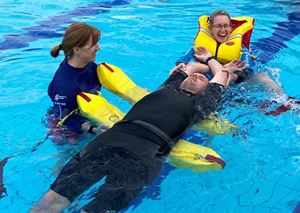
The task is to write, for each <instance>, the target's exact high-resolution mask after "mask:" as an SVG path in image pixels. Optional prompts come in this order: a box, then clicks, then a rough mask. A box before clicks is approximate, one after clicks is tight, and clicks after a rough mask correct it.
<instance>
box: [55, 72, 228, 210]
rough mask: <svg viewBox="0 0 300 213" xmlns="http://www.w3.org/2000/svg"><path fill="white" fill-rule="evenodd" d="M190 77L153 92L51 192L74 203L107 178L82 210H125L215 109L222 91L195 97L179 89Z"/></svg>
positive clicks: (72, 164)
mask: <svg viewBox="0 0 300 213" xmlns="http://www.w3.org/2000/svg"><path fill="white" fill-rule="evenodd" d="M186 77H187V75H186V74H185V73H184V72H177V73H175V74H173V75H171V76H170V77H169V78H168V79H167V80H166V81H165V82H164V84H163V85H162V86H161V87H160V88H159V89H158V90H157V91H155V92H153V93H151V94H149V95H147V96H145V97H144V98H143V99H141V100H140V101H139V102H137V103H136V104H135V105H134V106H133V107H132V108H131V110H130V111H129V112H128V113H127V115H126V116H125V117H124V119H123V120H122V121H121V122H119V123H117V124H116V125H114V126H113V127H112V128H111V129H109V130H108V131H106V132H105V133H103V134H101V135H99V136H98V137H97V138H95V139H94V140H93V141H92V142H90V143H89V144H88V145H87V147H86V148H85V149H84V150H83V151H82V152H80V153H79V154H77V155H76V156H75V157H74V158H73V159H71V160H70V161H69V162H68V164H67V165H66V166H65V167H64V168H63V170H62V171H61V173H60V175H59V176H58V178H57V179H56V181H55V182H54V183H53V184H52V185H51V189H52V190H54V191H56V192H57V193H59V194H60V195H63V196H65V197H67V198H68V199H69V200H70V201H73V200H74V199H75V198H76V197H77V196H78V195H80V194H81V193H82V192H83V191H85V190H86V189H88V188H89V187H90V186H92V185H93V184H95V183H96V182H98V181H99V180H101V179H102V178H103V177H105V176H106V179H105V183H104V184H103V185H102V186H101V187H100V189H99V191H98V192H97V193H96V195H95V198H94V199H93V200H92V201H91V202H90V203H88V204H87V205H86V206H85V207H84V210H85V211H87V212H89V213H92V212H95V213H96V212H97V213H99V212H105V211H106V210H121V209H123V208H126V207H127V206H128V204H129V203H130V202H131V201H132V200H133V199H134V198H135V197H136V196H137V195H138V194H139V193H140V191H141V190H143V189H144V188H145V186H147V185H149V184H150V183H151V182H152V181H153V179H154V178H155V177H156V175H157V174H158V173H159V171H160V168H161V165H162V163H163V159H164V157H165V156H167V155H168V153H169V151H170V149H171V146H172V145H174V143H175V142H176V139H178V138H179V137H180V136H181V135H182V134H183V133H184V131H185V130H186V129H187V128H189V127H190V126H191V125H192V124H194V123H195V122H196V121H199V120H201V119H203V118H205V116H206V115H208V114H210V113H211V112H213V111H215V110H216V109H217V106H218V103H219V101H220V99H221V96H222V91H223V87H222V86H221V85H219V84H216V83H212V84H209V85H208V87H207V89H206V90H205V92H203V93H201V94H198V95H193V94H189V93H187V92H185V91H182V90H180V89H179V86H180V84H181V82H182V81H183V80H184V79H185V78H186Z"/></svg>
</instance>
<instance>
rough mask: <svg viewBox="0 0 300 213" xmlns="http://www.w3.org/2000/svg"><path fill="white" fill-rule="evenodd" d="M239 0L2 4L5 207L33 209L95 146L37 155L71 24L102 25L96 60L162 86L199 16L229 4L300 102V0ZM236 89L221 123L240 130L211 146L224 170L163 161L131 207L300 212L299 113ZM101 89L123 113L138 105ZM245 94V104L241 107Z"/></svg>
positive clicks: (0, 150) (53, 147) (1, 193)
mask: <svg viewBox="0 0 300 213" xmlns="http://www.w3.org/2000/svg"><path fill="white" fill-rule="evenodd" d="M238 2H239V3H237V1H226V4H225V5H224V1H220V0H217V1H205V2H201V3H200V2H199V1H195V0H186V1H178V0H164V1H163V0H161V1H155V0H145V1H140V0H133V1H125V0H123V1H121V0H116V1H97V2H96V1H91V0H85V1H83V0H78V1H69V0H62V1H57V2H45V1H34V3H32V4H28V2H26V1H24V0H18V1H16V0H5V1H1V3H0V14H1V15H0V23H1V27H0V61H1V63H0V70H1V78H0V89H1V94H0V118H1V119H0V124H1V131H0V144H1V146H0V173H1V174H2V172H3V176H0V189H1V190H0V212H7V213H15V212H20V213H23V212H28V211H29V209H30V208H31V207H32V206H33V205H34V203H36V202H37V201H38V199H39V198H40V197H41V196H42V194H43V193H44V192H46V191H47V190H48V187H49V185H50V183H51V182H52V181H53V180H54V178H55V176H56V175H57V173H58V171H59V169H60V168H61V166H62V165H63V164H64V163H65V162H66V161H67V160H68V159H69V158H70V157H71V156H72V155H73V154H74V153H77V152H78V151H79V150H80V148H81V147H82V146H84V145H85V144H86V143H87V142H88V141H89V140H90V139H91V137H89V136H87V137H84V138H82V139H81V140H80V141H79V142H78V144H76V145H68V144H65V145H57V144H55V143H53V142H52V141H51V140H46V141H45V142H44V143H41V144H40V145H38V146H37V149H34V147H35V146H36V145H37V144H38V143H39V142H40V141H43V140H44V138H45V136H46V133H47V129H46V127H45V125H44V122H43V120H44V119H45V113H46V111H47V108H48V107H49V106H51V101H50V100H49V98H48V96H47V87H48V84H49V82H50V81H51V79H52V76H53V74H54V72H55V70H56V68H57V66H58V64H59V63H60V61H61V60H62V59H63V58H62V56H60V57H59V58H58V59H54V58H52V57H51V56H50V54H49V51H50V48H51V47H52V46H54V45H57V44H59V43H60V40H61V37H62V33H63V32H64V30H65V28H66V27H67V26H68V25H69V24H70V23H72V22H75V21H83V22H87V23H89V24H91V25H93V26H95V27H97V28H99V29H101V31H102V38H101V41H100V46H101V51H100V52H99V53H98V56H97V62H99V63H100V62H108V63H111V64H115V65H117V66H118V67H120V68H121V69H122V70H123V71H125V72H126V73H127V74H128V75H129V76H130V77H131V78H132V79H133V80H134V81H135V82H136V83H137V84H138V85H141V86H143V87H146V88H148V89H149V90H155V89H156V88H157V87H158V86H159V84H160V83H161V82H162V81H163V80H164V79H165V78H166V77H167V76H168V74H169V70H170V69H171V68H172V67H173V66H174V62H175V61H176V59H177V58H178V57H179V56H180V55H181V54H182V53H183V52H185V51H187V50H188V49H189V47H190V46H191V45H192V41H193V39H194V36H195V35H196V33H197V30H198V24H197V20H198V17H199V16H200V15H202V14H209V13H210V12H211V11H214V10H217V9H225V10H227V11H228V12H229V13H230V14H231V15H232V16H233V17H235V16H240V15H245V16H252V17H255V19H256V22H255V29H254V32H253V35H252V39H251V41H252V44H251V47H252V49H253V50H254V51H255V52H256V54H257V56H258V59H257V60H258V62H259V63H260V64H261V68H262V69H263V71H265V72H267V73H268V74H269V75H270V76H272V77H273V78H274V79H275V80H276V81H277V83H278V84H280V85H281V86H282V88H283V89H284V91H285V92H286V94H288V95H289V96H292V97H295V98H298V99H300V87H299V82H300V71H299V70H300V64H299V58H300V57H299V56H300V35H299V33H300V12H299V6H300V1H283V0H281V1H279V0H277V1H275V0H273V1H261V0H258V1H244V0H240V1H238ZM61 55H62V54H61ZM237 91H239V92H238V93H237ZM230 92H232V94H235V95H236V96H237V97H235V98H233V99H232V100H227V101H225V102H224V103H223V106H222V110H221V111H220V116H221V117H224V118H227V119H229V120H231V121H232V122H233V123H234V124H236V125H238V126H239V130H238V131H237V132H235V133H234V134H228V135H221V136H215V137H213V138H212V139H211V140H210V141H209V143H207V145H209V146H210V147H212V148H213V149H214V150H215V151H216V152H218V153H219V154H220V155H221V156H222V158H223V159H224V160H225V161H226V167H225V169H224V170H222V171H218V172H205V173H194V172H192V171H189V170H182V169H172V168H169V167H168V164H166V165H165V168H164V169H163V170H162V172H161V174H160V178H159V180H158V181H157V182H156V183H155V184H154V185H153V186H152V187H151V189H150V190H149V191H148V192H147V193H145V194H143V195H142V196H141V197H139V198H138V199H137V200H136V201H135V202H134V203H133V205H132V206H130V207H129V208H128V209H127V210H126V212H138V213H140V212H143V213H144V212H197V213H198V212H205V213H206V212H213V213H215V212H276V213H277V212H278V213H279V212H280V213H281V212H293V213H296V212H297V213H298V212H300V181H299V180H300V119H299V111H297V110H288V111H287V112H285V113H282V114H280V115H279V116H267V115H264V114H263V113H262V112H261V110H260V109H259V105H260V104H261V103H262V102H263V101H264V100H265V99H269V100H272V99H278V97H275V95H274V94H272V93H270V92H267V91H265V90H264V89H263V87H262V86H260V85H249V84H246V83H242V84H240V85H238V86H236V87H234V88H232V89H231V90H230ZM103 94H104V96H105V97H106V98H107V99H108V100H110V101H111V102H112V103H114V104H115V105H117V106H118V107H119V108H120V109H121V110H123V111H124V112H126V111H128V109H129V108H130V105H129V104H128V103H126V102H125V101H124V100H122V99H120V98H118V97H116V96H114V95H112V94H110V93H109V92H107V91H103ZM240 97H242V98H243V99H244V100H246V101H245V102H243V103H237V104H236V102H234V101H235V100H237V99H239V98H240ZM274 107H276V106H274ZM200 134H202V133H200ZM203 134H204V133H203ZM204 135H205V134H204ZM2 177H3V180H2ZM2 181H3V183H2ZM85 199H86V198H85V197H82V199H79V201H78V203H75V204H74V205H73V206H72V207H71V208H70V209H69V210H67V211H66V212H74V211H75V209H77V208H78V206H79V205H81V204H82V203H83V202H85Z"/></svg>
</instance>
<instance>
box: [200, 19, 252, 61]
mask: <svg viewBox="0 0 300 213" xmlns="http://www.w3.org/2000/svg"><path fill="white" fill-rule="evenodd" d="M208 18H209V17H208V16H201V17H200V18H199V21H198V22H199V30H198V33H197V36H196V38H195V40H194V48H196V47H199V46H203V47H205V48H206V49H207V50H208V51H209V52H210V53H211V54H212V55H213V56H215V57H216V59H217V60H218V61H219V62H220V63H222V64H225V63H228V62H229V61H232V60H235V59H240V58H241V56H242V54H241V50H242V48H243V46H245V47H246V48H248V49H249V44H250V37H251V34H252V30H253V27H254V19H253V18H251V17H246V16H243V17H236V18H232V19H231V24H232V32H231V33H230V36H229V39H228V41H226V42H224V43H221V44H219V43H218V42H217V41H216V40H215V39H214V37H213V36H212V35H211V33H210V30H209V23H208Z"/></svg>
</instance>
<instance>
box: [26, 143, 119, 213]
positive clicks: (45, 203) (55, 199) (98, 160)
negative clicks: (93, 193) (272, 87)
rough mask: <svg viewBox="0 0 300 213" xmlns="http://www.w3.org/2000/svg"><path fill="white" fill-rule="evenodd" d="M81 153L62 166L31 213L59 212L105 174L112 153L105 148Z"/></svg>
mask: <svg viewBox="0 0 300 213" xmlns="http://www.w3.org/2000/svg"><path fill="white" fill-rule="evenodd" d="M83 153H84V154H83V155H82V156H81V155H80V153H79V154H77V155H76V156H75V157H74V158H73V159H71V160H70V161H69V162H68V163H67V164H66V165H65V166H64V168H63V169H62V171H61V172H60V174H59V176H58V177H57V178H56V180H55V181H54V183H53V184H52V185H51V189H50V190H49V191H48V192H47V193H46V194H45V195H44V196H43V197H42V199H41V200H40V202H39V203H38V204H37V206H36V207H34V208H33V209H32V211H31V213H35V212H36V213H37V212H39V213H40V212H45V213H46V212H47V213H48V212H49V213H54V212H61V211H62V210H64V209H65V208H67V207H69V205H70V203H71V202H73V200H74V199H75V198H76V197H77V196H79V195H80V194H81V193H82V192H84V191H85V190H86V189H88V188H90V187H91V186H92V185H93V184H95V183H96V182H98V181H99V180H101V179H102V178H103V177H104V176H105V173H104V171H105V166H106V164H107V163H108V162H109V158H110V157H111V155H112V154H113V153H112V152H111V151H110V150H109V149H106V148H102V149H100V148H99V149H98V150H94V152H92V153H86V152H84V151H83Z"/></svg>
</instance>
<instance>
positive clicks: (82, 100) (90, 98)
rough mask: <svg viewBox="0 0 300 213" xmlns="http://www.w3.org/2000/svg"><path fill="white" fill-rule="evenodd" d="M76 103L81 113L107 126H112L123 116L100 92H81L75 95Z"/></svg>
mask: <svg viewBox="0 0 300 213" xmlns="http://www.w3.org/2000/svg"><path fill="white" fill-rule="evenodd" d="M77 104H78V107H79V110H80V114H81V115H83V116H84V117H87V118H89V119H90V120H92V121H94V122H96V123H98V124H102V125H106V126H108V127H112V126H113V125H114V124H115V123H116V122H118V121H120V120H121V119H122V118H123V117H124V116H125V114H124V113H123V112H121V111H120V110H119V109H118V108H117V107H116V106H114V105H113V104H111V103H109V102H108V101H107V100H106V99H105V98H104V97H103V96H102V95H101V94H99V95H94V94H90V93H86V92H81V93H79V95H77Z"/></svg>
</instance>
